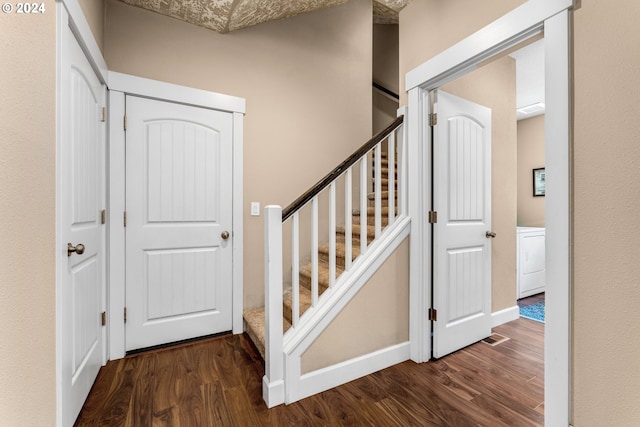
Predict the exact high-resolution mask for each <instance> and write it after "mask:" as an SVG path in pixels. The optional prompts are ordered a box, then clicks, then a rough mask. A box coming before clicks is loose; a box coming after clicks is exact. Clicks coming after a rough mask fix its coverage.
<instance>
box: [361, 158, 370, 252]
mask: <svg viewBox="0 0 640 427" xmlns="http://www.w3.org/2000/svg"><path fill="white" fill-rule="evenodd" d="M368 157H369V155H368V154H365V155H364V156H363V157H362V159H360V255H364V253H365V252H366V251H367V191H368V186H367V181H368V179H367V178H368V177H367V158H368Z"/></svg>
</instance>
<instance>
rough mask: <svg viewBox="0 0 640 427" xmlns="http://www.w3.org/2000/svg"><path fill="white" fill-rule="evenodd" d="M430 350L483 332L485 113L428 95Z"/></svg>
mask: <svg viewBox="0 0 640 427" xmlns="http://www.w3.org/2000/svg"><path fill="white" fill-rule="evenodd" d="M435 111H436V112H437V114H438V123H437V125H436V126H435V127H434V177H433V186H434V189H433V191H434V210H435V211H437V212H438V222H437V223H436V224H434V231H433V238H434V248H433V256H434V265H433V274H434V276H433V280H434V283H433V305H434V308H435V309H436V310H437V321H435V322H434V326H433V328H434V338H433V355H434V357H436V358H438V357H442V356H445V355H447V354H449V353H451V352H453V351H456V350H458V349H460V348H462V347H465V346H467V345H469V344H472V343H474V342H476V341H478V340H481V339H483V338H485V337H487V336H489V335H490V334H491V241H490V239H488V238H487V237H486V235H485V234H486V232H487V231H490V230H491V110H490V109H488V108H486V107H483V106H481V105H478V104H474V103H471V102H469V101H466V100H464V99H462V98H459V97H456V96H453V95H451V94H448V93H446V92H442V91H437V92H436V104H435Z"/></svg>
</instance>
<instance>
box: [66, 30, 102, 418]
mask: <svg viewBox="0 0 640 427" xmlns="http://www.w3.org/2000/svg"><path fill="white" fill-rule="evenodd" d="M62 34H63V36H64V37H66V40H65V41H64V43H63V44H64V46H65V49H68V51H66V52H67V53H68V55H65V56H64V62H63V64H64V65H62V74H63V77H62V81H63V83H62V84H61V91H62V92H63V93H62V96H61V99H62V100H63V101H62V108H61V117H60V121H61V128H62V129H61V141H60V153H59V156H60V168H61V170H60V204H61V206H60V226H61V230H60V237H61V238H60V240H59V242H60V246H61V247H60V248H59V250H60V251H61V252H62V253H61V255H60V256H61V257H62V258H63V259H64V260H65V263H66V269H65V270H64V271H63V272H62V273H61V287H60V293H61V295H60V304H61V305H60V310H61V313H60V318H61V322H62V325H61V341H62V344H61V346H62V348H61V355H62V357H61V363H62V366H61V373H62V378H61V381H62V419H63V422H64V425H72V424H73V422H74V421H75V419H76V417H77V416H78V413H79V412H80V410H81V409H82V405H83V404H84V401H85V399H86V397H87V395H88V394H89V391H90V389H91V386H92V385H93V382H94V380H95V378H96V376H97V374H98V371H99V369H100V366H101V365H102V360H103V357H104V356H103V351H104V336H103V328H102V326H101V312H102V308H103V292H104V256H105V250H104V238H105V231H104V226H103V225H102V223H101V215H100V211H101V210H102V208H103V207H104V200H105V190H104V185H105V179H104V173H105V164H104V162H105V145H104V144H105V125H104V123H103V122H102V121H101V110H102V107H103V105H104V97H105V88H104V86H102V85H101V83H100V81H99V80H98V78H97V77H96V75H95V73H94V71H93V69H92V68H91V66H90V65H89V62H88V61H87V59H86V57H85V55H84V53H83V52H82V49H81V48H80V46H79V45H78V42H77V41H76V39H75V37H74V36H73V35H72V34H71V31H63V33H62ZM67 60H68V61H69V62H66V61H67ZM68 243H71V244H72V245H73V246H77V245H79V244H82V245H84V252H83V253H82V254H78V253H71V254H70V255H69V256H67V244H68Z"/></svg>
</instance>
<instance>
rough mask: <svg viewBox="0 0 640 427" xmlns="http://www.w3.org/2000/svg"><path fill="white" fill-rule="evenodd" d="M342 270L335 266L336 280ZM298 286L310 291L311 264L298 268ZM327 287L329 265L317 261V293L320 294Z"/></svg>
mask: <svg viewBox="0 0 640 427" xmlns="http://www.w3.org/2000/svg"><path fill="white" fill-rule="evenodd" d="M343 271H344V268H341V267H340V266H338V265H336V279H337V278H338V277H339V276H340V275H341V274H342V272H343ZM300 286H304V287H306V288H307V289H311V263H310V262H309V263H307V264H305V265H303V266H302V267H300ZM328 287H329V263H327V262H325V261H322V260H320V259H319V260H318V293H319V295H322V293H323V292H324V291H325V289H327V288H328Z"/></svg>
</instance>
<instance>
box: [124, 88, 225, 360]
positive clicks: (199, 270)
mask: <svg viewBox="0 0 640 427" xmlns="http://www.w3.org/2000/svg"><path fill="white" fill-rule="evenodd" d="M126 117H127V119H126V120H127V124H126V228H125V233H126V307H127V308H126V310H127V318H126V332H125V333H126V349H127V350H133V349H139V348H145V347H150V346H155V345H159V344H164V343H169V342H174V341H180V340H184V339H189V338H194V337H199V336H204V335H209V334H214V333H219V332H224V331H230V330H231V329H232V277H231V272H232V242H233V236H231V230H232V160H233V159H232V155H233V154H232V136H233V135H232V125H233V115H232V114H230V113H224V112H220V111H215V110H210V109H205V108H199V107H193V106H187V105H182V104H176V103H171V102H165V101H159V100H152V99H146V98H140V97H135V96H129V95H127V97H126Z"/></svg>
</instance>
